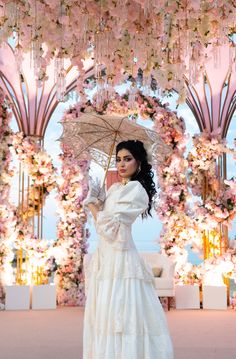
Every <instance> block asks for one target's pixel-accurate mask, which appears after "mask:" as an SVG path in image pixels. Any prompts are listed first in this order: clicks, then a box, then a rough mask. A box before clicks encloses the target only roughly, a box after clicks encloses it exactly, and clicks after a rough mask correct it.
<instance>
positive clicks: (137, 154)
mask: <svg viewBox="0 0 236 359" xmlns="http://www.w3.org/2000/svg"><path fill="white" fill-rule="evenodd" d="M122 149H125V150H128V151H129V152H130V153H131V154H132V156H133V157H134V158H135V159H136V161H137V162H138V163H139V168H140V171H137V172H136V173H134V175H133V176H132V177H131V181H139V182H140V183H141V185H142V186H143V187H144V188H145V190H146V192H147V195H148V198H149V202H148V208H147V210H146V211H145V212H144V213H143V214H142V217H147V216H148V215H149V216H152V215H151V209H152V206H153V197H154V196H155V194H156V193H157V191H156V187H155V183H154V181H153V177H154V174H153V171H152V166H151V165H150V163H148V160H147V152H146V150H145V148H144V145H143V142H141V141H138V140H128V141H122V142H120V143H118V145H117V146H116V156H117V154H118V152H119V151H120V150H122Z"/></svg>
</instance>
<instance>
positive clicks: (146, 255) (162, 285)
mask: <svg viewBox="0 0 236 359" xmlns="http://www.w3.org/2000/svg"><path fill="white" fill-rule="evenodd" d="M139 254H140V256H141V257H142V258H143V259H144V261H145V262H146V264H147V265H149V266H150V268H151V269H152V268H155V267H158V268H162V273H161V276H160V277H155V287H156V293H157V295H158V297H167V298H168V310H169V309H170V299H171V298H172V297H174V296H175V284H174V274H175V263H174V262H172V260H170V259H169V258H168V257H167V256H165V255H163V254H160V253H155V252H140V253H139Z"/></svg>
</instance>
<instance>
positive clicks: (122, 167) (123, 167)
mask: <svg viewBox="0 0 236 359" xmlns="http://www.w3.org/2000/svg"><path fill="white" fill-rule="evenodd" d="M138 165H139V164H138V162H137V161H136V159H135V158H134V157H133V155H132V154H131V153H130V152H129V151H128V150H126V149H124V148H123V149H122V150H120V151H119V152H118V153H117V156H116V167H117V170H118V174H119V176H120V177H121V178H127V179H128V178H131V177H132V176H133V174H135V172H136V171H137V169H138Z"/></svg>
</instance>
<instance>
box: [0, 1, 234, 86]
mask: <svg viewBox="0 0 236 359" xmlns="http://www.w3.org/2000/svg"><path fill="white" fill-rule="evenodd" d="M0 5H1V6H0V10H1V11H0V21H1V28H2V31H1V38H0V41H1V42H2V41H4V40H5V41H7V40H8V38H9V37H11V36H13V35H15V34H16V37H18V39H19V40H18V44H17V52H18V56H19V58H20V56H21V52H22V51H27V50H30V49H32V53H33V58H34V60H35V72H36V74H37V76H38V78H39V79H40V78H42V77H43V78H45V77H46V76H47V75H46V71H45V67H46V64H47V63H49V62H50V60H51V59H53V58H54V57H55V55H56V56H57V57H58V58H57V60H59V61H60V60H61V59H62V60H63V58H66V57H68V58H71V59H72V61H73V64H76V65H79V66H80V67H82V66H81V59H83V58H86V57H88V56H91V52H93V58H94V60H95V65H96V68H97V70H96V72H97V73H96V77H98V78H99V79H101V76H99V75H101V69H102V68H103V66H104V67H106V69H107V81H108V82H109V81H110V82H111V83H112V85H114V84H117V83H119V82H122V81H123V80H124V78H127V76H128V75H133V76H136V74H137V72H138V69H139V68H142V69H143V70H144V71H145V77H146V82H147V83H149V82H150V79H151V77H152V76H154V77H156V79H157V81H158V84H159V86H160V87H161V88H165V89H167V90H169V89H172V88H175V89H176V90H177V91H178V92H179V93H180V92H181V91H182V92H183V88H184V86H183V83H184V80H183V74H184V73H186V72H189V74H190V77H191V80H192V81H195V80H196V78H197V76H198V74H200V73H201V71H200V70H201V69H202V68H203V66H204V62H205V56H204V55H205V51H206V48H207V46H208V45H209V44H213V47H214V48H215V57H217V54H218V53H217V49H218V47H219V45H220V44H222V42H224V41H225V39H227V37H228V36H229V34H233V33H234V28H235V18H234V15H235V4H234V1H233V0H225V1H204V2H203V1H195V0H189V1H183V0H180V1H168V2H166V1H163V0H162V1H159V2H156V1H140V0H130V1H128V2H120V1H115V0H107V1H97V0H91V1H87V0H81V1H79V2H78V1H77V0H70V1H48V0H47V1H46V0H41V1H36V2H32V1H21V0H12V1H1V2H0ZM44 44H46V46H44ZM63 72H64V68H63V67H62V68H60V74H59V78H60V77H62V76H63Z"/></svg>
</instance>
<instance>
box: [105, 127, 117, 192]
mask: <svg viewBox="0 0 236 359" xmlns="http://www.w3.org/2000/svg"><path fill="white" fill-rule="evenodd" d="M117 135H118V131H116V135H115V137H114V141H113V143H112V145H111V148H110V153H109V159H108V163H107V168H106V171H105V175H104V179H103V183H102V187H103V186H104V184H105V181H106V178H107V172H108V170H109V167H110V163H111V157H112V153H113V150H114V147H115V143H116V138H117Z"/></svg>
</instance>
